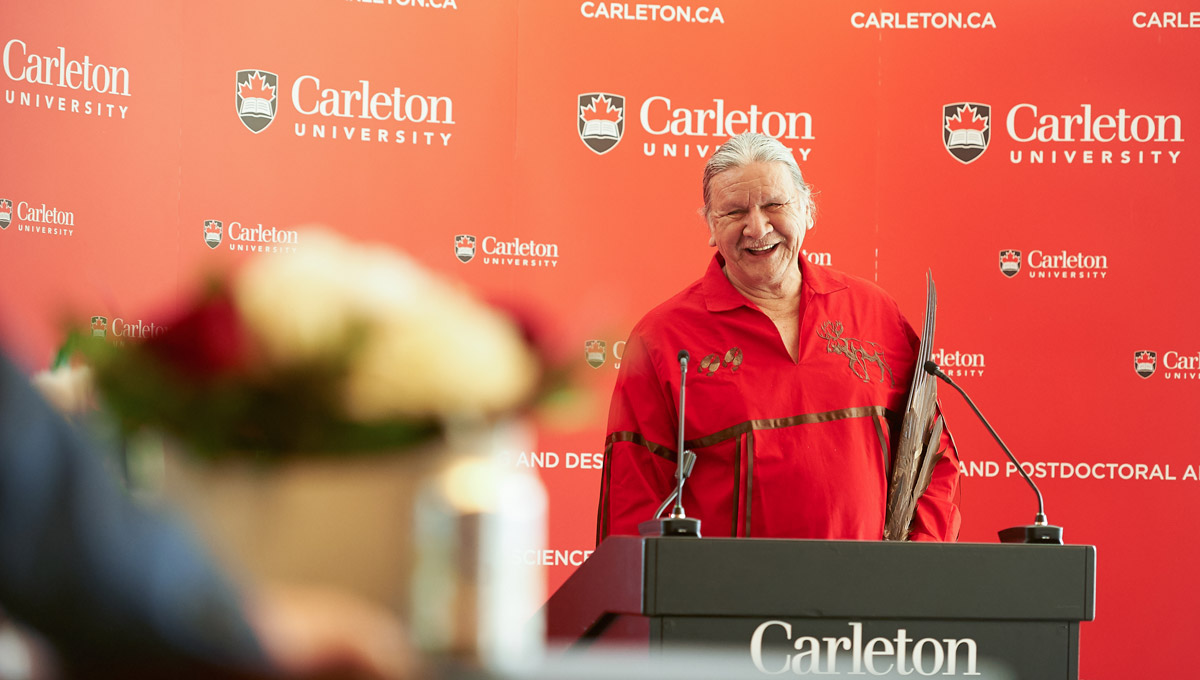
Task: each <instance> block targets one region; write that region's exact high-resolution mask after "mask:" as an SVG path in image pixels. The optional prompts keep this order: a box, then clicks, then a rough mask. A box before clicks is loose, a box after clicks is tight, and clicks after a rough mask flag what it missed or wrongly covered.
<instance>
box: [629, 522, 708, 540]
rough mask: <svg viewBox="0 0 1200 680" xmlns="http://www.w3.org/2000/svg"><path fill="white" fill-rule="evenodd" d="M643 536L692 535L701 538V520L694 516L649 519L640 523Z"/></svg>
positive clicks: (639, 528)
mask: <svg viewBox="0 0 1200 680" xmlns="http://www.w3.org/2000/svg"><path fill="white" fill-rule="evenodd" d="M638 534H639V535H641V537H642V538H657V537H659V536H691V537H694V538H700V520H698V519H696V518H694V517H662V518H659V519H648V520H646V521H645V522H642V523H641V524H639V525H638Z"/></svg>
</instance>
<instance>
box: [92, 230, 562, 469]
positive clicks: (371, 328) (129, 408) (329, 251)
mask: <svg viewBox="0 0 1200 680" xmlns="http://www.w3.org/2000/svg"><path fill="white" fill-rule="evenodd" d="M161 327H162V328H163V330H161V331H158V332H157V333H156V334H154V335H153V336H152V337H149V338H147V339H146V340H144V341H142V342H138V343H136V344H135V343H130V344H128V345H127V346H123V347H118V346H114V345H112V344H110V343H106V342H84V343H80V344H81V345H82V346H83V351H84V353H85V354H86V355H87V357H88V359H89V363H90V364H91V366H92V367H93V369H94V371H95V379H96V382H97V386H98V388H99V391H100V393H101V394H102V395H103V397H104V400H105V403H106V405H107V406H108V407H109V408H110V409H111V410H112V411H113V413H114V414H115V415H116V416H117V418H118V419H119V420H120V423H121V424H122V426H123V427H124V428H125V429H127V430H131V431H132V430H137V429H139V428H143V427H151V428H154V429H157V430H159V431H162V432H163V433H165V434H167V435H169V436H170V437H171V438H172V439H173V440H175V441H177V442H178V443H179V444H180V445H182V446H183V447H184V448H186V449H187V450H188V451H189V452H191V453H194V454H196V455H199V456H201V457H205V458H212V459H219V458H222V457H227V456H250V457H254V458H257V459H260V460H278V459H282V458H287V457H292V456H310V455H321V456H329V455H334V456H337V455H346V454H352V453H377V452H381V451H397V450H404V449H410V448H413V447H414V446H415V445H417V444H420V443H421V442H424V441H428V440H429V439H431V438H434V437H436V436H437V435H438V434H439V433H440V432H441V431H442V429H443V428H444V427H445V425H446V423H447V422H448V421H452V420H461V419H468V420H471V419H486V418H489V417H495V416H498V415H501V414H505V413H511V412H513V411H515V410H517V409H519V408H520V407H522V406H523V405H527V404H528V403H529V401H530V399H531V398H532V396H533V394H534V392H535V389H536V387H537V384H538V381H539V362H538V358H537V356H536V354H535V352H534V351H533V349H532V348H531V347H530V345H529V344H528V343H527V342H526V340H525V338H524V337H523V336H522V334H521V333H520V331H519V329H518V328H517V326H516V325H514V323H513V322H512V321H511V320H510V319H508V318H507V317H505V316H504V315H503V314H501V313H499V312H498V311H496V310H494V309H492V308H490V307H488V306H486V305H484V304H482V303H480V302H478V301H477V300H475V299H474V298H473V297H471V296H470V295H468V294H466V293H465V292H464V291H462V290H459V289H457V288H454V287H452V286H450V285H448V284H446V283H445V282H443V281H440V280H438V279H436V278H434V277H433V276H432V275H430V274H429V273H428V272H426V271H424V270H423V269H422V268H421V267H419V266H418V265H417V264H416V263H415V262H414V261H412V260H411V259H409V258H408V257H406V256H404V255H402V254H400V253H398V252H395V251H391V250H387V249H384V248H382V247H369V246H362V245H356V244H352V243H350V242H347V241H345V240H343V239H341V238H340V237H338V236H336V235H334V234H333V233H330V232H328V231H324V230H318V231H313V232H310V233H308V234H306V236H305V248H304V249H302V250H301V251H300V252H297V253H295V254H290V255H288V256H278V257H271V258H263V259H260V260H257V261H255V262H253V263H252V264H250V265H249V266H248V267H246V268H245V269H243V270H242V271H241V272H240V274H239V275H238V276H236V277H234V278H232V279H231V280H227V281H221V282H214V283H212V284H210V285H209V286H208V287H207V289H205V290H204V291H202V292H201V294H200V295H198V296H196V298H195V299H193V300H191V301H188V302H187V303H186V304H185V305H184V306H183V307H182V308H181V309H179V310H177V311H175V312H174V313H173V314H172V315H171V317H170V318H168V319H166V320H165V321H164V323H162V324H161Z"/></svg>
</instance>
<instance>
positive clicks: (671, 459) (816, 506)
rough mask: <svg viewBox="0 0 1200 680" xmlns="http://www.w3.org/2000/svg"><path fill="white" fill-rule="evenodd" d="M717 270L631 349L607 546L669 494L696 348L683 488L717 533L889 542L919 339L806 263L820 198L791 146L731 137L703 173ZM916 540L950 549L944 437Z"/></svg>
mask: <svg viewBox="0 0 1200 680" xmlns="http://www.w3.org/2000/svg"><path fill="white" fill-rule="evenodd" d="M703 187H704V208H703V214H704V217H705V219H706V220H707V222H708V233H709V239H708V242H709V245H710V246H713V247H715V248H716V249H717V252H716V254H715V255H714V257H713V259H712V262H711V263H710V264H709V267H708V271H707V272H706V273H705V274H704V276H703V277H702V278H701V279H700V280H698V281H696V282H695V283H693V284H691V285H690V286H688V287H687V288H685V289H684V290H683V291H682V292H680V293H679V294H677V295H675V296H674V297H672V298H671V299H669V300H667V301H666V302H664V303H663V304H661V305H659V306H658V307H656V308H654V309H653V310H651V311H650V313H648V314H647V315H646V316H645V317H644V318H643V319H642V320H641V321H640V322H639V323H638V324H637V326H635V327H634V329H633V332H632V334H631V335H630V338H629V341H628V343H627V344H626V346H625V354H624V355H623V357H622V361H621V373H620V375H619V376H618V378H617V384H616V388H615V390H614V394H613V400H612V407H611V411H610V414H609V426H608V430H609V432H608V437H607V440H606V442H605V444H606V448H605V458H604V472H603V478H602V483H601V490H600V509H599V516H598V518H597V540H601V539H603V538H604V537H606V536H608V535H610V534H636V533H637V525H638V523H639V522H642V521H644V520H647V519H650V518H652V517H653V515H654V512H655V510H656V509H657V508H658V506H659V504H660V503H661V502H662V501H663V499H664V498H666V496H667V494H668V493H669V492H670V490H671V489H672V488H674V484H675V482H674V474H675V468H676V462H675V461H676V452H675V450H674V449H675V447H676V428H677V424H678V422H679V412H678V403H677V400H678V396H679V380H680V377H679V363H678V359H677V354H678V352H679V350H681V349H686V350H688V352H689V353H690V354H691V357H692V360H691V362H690V363H689V367H688V371H689V375H688V380H687V386H688V397H687V409H686V411H687V413H686V423H685V425H684V436H685V439H686V442H685V446H686V447H687V448H688V449H691V450H693V451H695V453H696V456H697V458H696V463H695V467H694V469H693V471H692V476H691V478H690V479H689V481H688V485H687V487H685V489H684V507H685V509H686V511H687V514H688V516H689V517H696V518H699V519H700V520H701V521H702V523H703V529H704V534H705V535H706V536H754V537H775V538H829V539H864V540H879V539H881V538H882V537H883V526H884V515H885V507H886V499H887V479H888V473H889V462H890V460H891V453H892V452H893V451H894V448H895V445H896V443H897V442H898V440H899V422H900V421H899V419H900V415H901V414H902V413H903V410H904V406H905V402H906V399H907V389H908V385H909V384H910V382H911V379H912V375H913V371H914V369H915V366H914V364H915V359H916V354H917V347H918V345H919V339H918V338H917V336H916V334H915V333H914V332H913V330H912V327H911V326H910V325H909V323H908V322H907V321H906V320H905V319H904V317H903V316H902V315H901V313H900V309H899V308H898V306H897V304H896V302H895V301H894V300H892V299H891V297H889V296H888V295H887V294H886V293H884V292H883V291H882V290H881V289H879V288H878V287H877V286H875V285H874V284H872V283H869V282H867V281H864V280H862V279H858V278H855V277H852V276H849V275H846V274H843V273H841V272H837V271H834V270H832V269H829V268H826V267H820V266H817V265H814V264H810V263H809V262H807V261H805V260H804V259H803V258H801V257H800V246H801V244H803V242H804V235H805V233H806V232H807V231H808V230H809V229H811V228H812V226H813V208H814V206H813V201H812V194H811V191H810V189H809V187H808V185H807V184H805V182H804V179H803V177H802V175H801V173H800V168H799V167H798V166H797V165H796V161H795V159H794V158H793V157H792V155H791V153H790V152H789V151H788V150H787V149H786V148H785V147H784V146H783V145H782V144H780V143H779V142H778V141H777V140H775V139H772V138H771V137H768V136H766V135H761V134H752V133H745V134H741V135H738V136H736V137H734V138H733V139H731V140H729V141H728V142H726V143H725V144H723V145H722V146H721V147H720V149H719V150H718V151H717V152H716V153H715V154H714V155H713V156H712V158H711V159H709V161H708V163H707V165H706V166H705V169H704V183H703ZM940 447H941V451H942V454H943V456H942V458H941V461H940V462H939V463H938V465H937V467H936V468H935V471H934V475H933V480H932V482H931V483H930V485H929V488H928V490H927V491H926V492H925V494H924V496H922V498H921V499H920V501H919V503H918V506H917V511H916V516H915V518H914V520H913V524H912V529H911V534H910V537H911V538H912V539H914V540H942V541H946V540H955V539H956V538H957V536H958V530H959V523H960V518H959V511H958V508H957V506H956V504H955V497H956V495H957V490H958V457H957V454H956V452H955V449H954V444H953V442H952V441H951V439H950V437H949V434H948V433H947V434H944V435H943V436H942V441H941V442H940Z"/></svg>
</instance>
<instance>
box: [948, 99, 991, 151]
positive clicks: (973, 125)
mask: <svg viewBox="0 0 1200 680" xmlns="http://www.w3.org/2000/svg"><path fill="white" fill-rule="evenodd" d="M991 120H992V107H990V106H988V105H987V104H978V103H975V102H959V103H957V104H946V105H945V106H943V107H942V144H944V145H945V146H946V151H949V152H950V155H951V156H954V157H955V158H956V159H958V161H959V162H961V163H970V162H971V161H973V160H975V159H976V158H979V157H980V156H982V155H983V152H984V151H987V147H988V142H989V141H991V139H992V126H991Z"/></svg>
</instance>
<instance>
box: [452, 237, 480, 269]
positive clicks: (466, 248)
mask: <svg viewBox="0 0 1200 680" xmlns="http://www.w3.org/2000/svg"><path fill="white" fill-rule="evenodd" d="M454 256H455V257H457V258H458V261H459V262H462V263H463V264H466V263H468V262H470V261H471V260H473V259H475V237H474V236H472V235H470V234H459V235H458V236H455V237H454Z"/></svg>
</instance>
